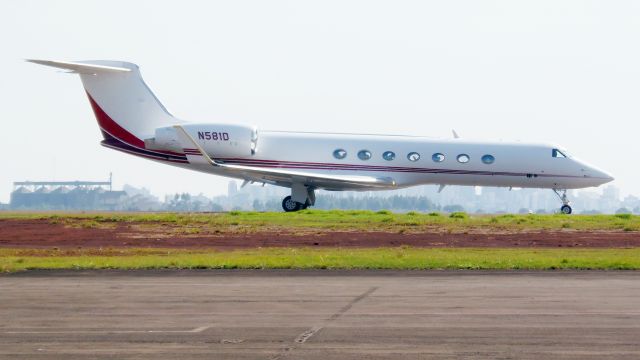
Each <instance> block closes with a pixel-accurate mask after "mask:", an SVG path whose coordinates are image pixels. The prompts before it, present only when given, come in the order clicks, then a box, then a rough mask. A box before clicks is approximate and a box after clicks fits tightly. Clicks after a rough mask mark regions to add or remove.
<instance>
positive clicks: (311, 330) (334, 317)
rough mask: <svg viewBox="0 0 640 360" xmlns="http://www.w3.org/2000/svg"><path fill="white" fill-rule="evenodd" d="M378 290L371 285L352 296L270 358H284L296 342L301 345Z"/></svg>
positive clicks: (294, 346)
mask: <svg viewBox="0 0 640 360" xmlns="http://www.w3.org/2000/svg"><path fill="white" fill-rule="evenodd" d="M376 290H378V286H372V287H370V288H369V289H368V290H367V291H365V292H363V293H362V294H360V295H358V296H356V297H355V298H353V299H352V300H351V301H349V303H347V304H346V305H345V306H343V307H341V308H340V309H339V310H338V311H336V312H335V313H334V314H332V315H331V316H329V317H328V318H326V319H324V321H322V323H320V324H318V325H315V326H313V327H311V328H309V329H307V330H305V331H303V332H302V333H301V334H300V335H298V336H297V337H296V338H295V339H294V340H293V342H294V343H293V344H292V345H290V346H287V347H285V348H283V349H282V351H280V353H278V354H276V355H275V356H274V357H272V358H271V360H280V359H284V358H285V357H286V356H287V355H288V354H289V353H290V352H291V351H292V350H294V349H296V344H299V345H302V344H304V343H305V342H306V341H307V340H309V339H310V338H311V337H312V336H313V335H315V334H316V333H317V332H318V331H320V330H322V329H323V328H324V327H325V326H327V325H328V324H329V323H331V322H332V321H335V320H337V319H339V318H340V317H341V316H342V315H344V314H345V313H346V312H347V311H349V310H350V309H351V308H352V307H353V306H354V305H355V304H357V303H359V302H360V301H362V300H364V299H365V298H367V297H368V296H369V295H371V294H373V292H374V291H376Z"/></svg>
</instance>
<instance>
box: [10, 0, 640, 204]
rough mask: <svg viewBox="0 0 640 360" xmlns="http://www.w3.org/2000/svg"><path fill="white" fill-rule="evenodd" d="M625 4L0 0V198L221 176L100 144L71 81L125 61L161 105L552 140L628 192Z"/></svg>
mask: <svg viewBox="0 0 640 360" xmlns="http://www.w3.org/2000/svg"><path fill="white" fill-rule="evenodd" d="M639 19H640V3H639V2H635V1H558V0H551V1H540V0H535V1H534V0H532V1H511V0H505V1H476V0H472V1H455V0H447V1H370V0H365V1H344V0H340V1H313V2H311V1H238V0H233V1H224V2H222V1H215V2H214V1H184V0H181V1H171V2H164V1H118V0H110V1H24V0H21V1H2V2H0V34H1V35H0V37H1V39H2V42H1V43H0V46H1V50H0V54H1V56H0V65H1V69H2V77H1V80H0V99H1V100H0V101H1V103H0V118H1V120H0V121H2V128H1V129H2V130H1V131H0V149H1V150H2V154H3V156H2V160H1V161H2V167H1V170H0V201H2V202H7V201H8V198H9V192H10V191H11V183H12V182H13V181H17V180H44V179H57V180H75V179H83V180H84V179H86V180H97V179H105V178H107V176H108V174H109V172H111V171H112V172H113V173H114V179H115V185H116V186H117V187H120V186H122V185H123V184H124V183H129V184H132V185H134V186H145V187H148V188H150V189H151V190H152V191H153V192H154V193H155V194H164V193H174V192H183V191H189V192H203V193H205V194H207V195H213V194H219V193H224V192H226V183H227V181H228V180H227V179H225V178H221V177H216V176H212V175H205V174H199V173H196V172H190V171H187V170H182V169H178V168H173V167H170V166H166V165H163V164H159V163H154V162H150V161H148V160H144V159H140V158H136V157H133V156H130V155H126V154H123V153H120V152H116V151H113V150H109V149H107V148H104V147H101V146H100V145H99V141H100V140H101V136H100V132H99V130H98V127H97V125H96V122H95V119H94V118H93V114H92V112H91V109H90V107H89V104H88V101H87V99H86V96H85V94H84V92H83V89H82V86H81V84H80V80H79V79H78V77H77V76H75V75H67V74H63V73H60V72H58V71H56V70H55V69H53V68H45V67H41V66H37V65H34V64H30V63H25V62H23V61H22V59H25V58H44V59H58V60H87V59H112V60H126V61H131V62H135V63H137V64H139V65H140V66H141V70H142V74H143V76H144V78H145V81H146V82H147V83H148V84H149V86H150V87H151V88H152V89H153V90H154V92H155V93H156V95H157V96H158V97H159V98H160V100H161V101H162V102H163V103H164V105H165V106H166V107H167V108H168V109H169V110H170V111H171V112H172V113H173V114H174V115H176V116H177V117H180V118H182V119H185V120H189V121H212V122H213V121H216V122H223V121H224V122H227V121H228V122H242V123H249V124H255V125H257V126H258V127H259V128H264V129H286V130H303V131H344V132H366V133H372V132H373V133H393V134H420V135H427V136H438V137H448V136H451V135H450V134H451V129H452V128H455V129H456V131H457V132H458V133H459V134H461V136H463V137H472V138H484V139H505V140H518V139H519V140H535V141H551V142H557V143H560V144H562V145H564V146H565V147H566V148H567V149H569V151H570V152H571V153H572V154H573V155H576V156H578V157H580V158H583V159H584V160H587V161H589V162H591V163H593V164H594V165H596V166H599V167H601V168H603V169H605V170H607V171H609V172H611V173H613V174H614V176H615V177H616V181H615V184H616V185H617V186H619V187H621V188H622V190H623V193H636V194H640V176H639V175H640V173H639V172H638V162H639V159H640V143H639V142H640V141H639V134H640V46H639V45H638V41H639V40H640V21H639Z"/></svg>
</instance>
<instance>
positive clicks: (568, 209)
mask: <svg viewBox="0 0 640 360" xmlns="http://www.w3.org/2000/svg"><path fill="white" fill-rule="evenodd" d="M560 212H561V213H563V214H565V215H569V214H571V212H572V210H571V206H569V205H562V207H561V208H560Z"/></svg>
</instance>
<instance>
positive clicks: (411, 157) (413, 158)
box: [407, 151, 420, 162]
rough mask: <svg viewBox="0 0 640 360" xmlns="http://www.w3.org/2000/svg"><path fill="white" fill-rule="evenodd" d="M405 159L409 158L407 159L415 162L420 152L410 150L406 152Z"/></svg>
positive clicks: (418, 158)
mask: <svg viewBox="0 0 640 360" xmlns="http://www.w3.org/2000/svg"><path fill="white" fill-rule="evenodd" d="M407 159H409V161H413V162H416V161H418V160H420V154H418V153H417V152H415V151H413V152H410V153H408V154H407Z"/></svg>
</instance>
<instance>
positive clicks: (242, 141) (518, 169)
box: [27, 59, 613, 214]
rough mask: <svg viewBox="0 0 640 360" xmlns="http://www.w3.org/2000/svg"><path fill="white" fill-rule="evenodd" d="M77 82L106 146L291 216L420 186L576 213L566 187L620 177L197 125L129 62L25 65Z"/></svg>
mask: <svg viewBox="0 0 640 360" xmlns="http://www.w3.org/2000/svg"><path fill="white" fill-rule="evenodd" d="M27 61H29V62H33V63H36V64H41V65H47V66H52V67H56V68H60V69H64V70H68V72H70V73H76V74H79V75H80V79H81V80H82V83H83V85H84V89H85V91H86V93H87V96H88V98H89V103H90V104H91V107H92V109H93V112H94V114H95V117H96V119H97V121H98V125H99V127H100V131H101V132H102V137H103V138H104V139H103V140H102V141H101V145H103V146H105V147H107V148H110V149H114V150H118V151H121V152H124V153H127V154H131V155H135V156H139V157H142V158H146V159H150V160H153V161H157V162H161V163H164V164H168V165H173V166H178V167H182V168H186V169H191V170H195V171H200V172H204V173H209V174H214V175H221V176H226V177H231V178H236V179H241V180H243V181H244V182H243V186H244V185H246V184H247V183H262V184H263V185H264V184H271V185H276V186H282V187H286V188H290V189H291V195H289V196H287V197H285V198H284V199H283V200H282V208H283V209H284V211H286V212H291V211H298V210H301V209H306V208H307V207H309V206H313V205H314V204H315V201H316V196H315V191H316V190H318V189H324V190H330V191H372V190H391V189H400V188H407V187H410V186H416V185H425V184H435V185H440V188H439V191H442V189H444V187H445V186H447V185H468V186H496V187H509V188H514V187H516V188H548V189H552V190H553V191H554V192H555V193H556V195H557V196H558V198H559V200H560V202H561V203H562V206H561V208H560V212H561V213H564V214H571V212H572V208H571V206H570V201H569V198H568V196H567V191H568V190H569V189H579V188H585V187H592V186H599V185H602V184H605V183H608V182H610V181H612V180H613V176H612V175H610V174H609V173H607V172H606V171H603V170H601V169H598V168H597V167H595V166H592V165H590V164H588V163H586V162H584V161H582V160H579V159H578V158H576V157H574V156H572V155H571V154H570V153H569V152H567V151H566V150H565V149H564V148H563V147H561V146H558V145H554V144H546V143H528V142H526V143H525V142H503V141H476V140H466V139H463V138H460V137H459V136H458V134H457V133H456V132H455V131H454V132H453V135H454V137H453V138H451V139H434V138H430V137H424V136H400V135H373V134H348V133H332V132H326V133H320V132H293V131H267V130H258V129H257V128H256V127H255V126H250V125H241V124H225V123H190V122H186V121H183V120H181V119H178V118H176V117H174V116H173V115H171V114H170V113H169V111H167V109H166V108H165V107H164V106H163V105H162V103H161V102H160V101H159V100H158V98H156V96H155V95H154V94H153V92H152V91H151V90H150V89H149V87H148V86H147V85H146V84H145V82H144V81H143V79H142V76H141V74H140V70H139V67H138V66H137V65H135V64H133V63H129V62H123V61H106V60H92V61H77V62H65V61H51V60H33V59H30V60H27Z"/></svg>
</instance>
